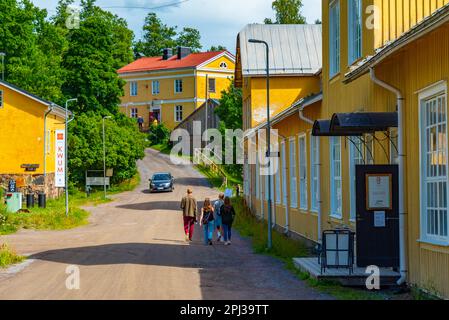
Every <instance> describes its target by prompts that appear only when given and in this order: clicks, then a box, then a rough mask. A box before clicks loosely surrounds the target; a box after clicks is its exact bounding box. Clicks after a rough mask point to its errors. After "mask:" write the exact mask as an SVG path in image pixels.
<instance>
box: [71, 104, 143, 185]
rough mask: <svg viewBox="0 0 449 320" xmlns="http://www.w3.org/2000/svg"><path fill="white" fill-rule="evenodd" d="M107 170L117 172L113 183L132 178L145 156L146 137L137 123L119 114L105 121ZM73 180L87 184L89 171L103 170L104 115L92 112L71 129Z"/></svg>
mask: <svg viewBox="0 0 449 320" xmlns="http://www.w3.org/2000/svg"><path fill="white" fill-rule="evenodd" d="M105 137H106V139H105V141H106V167H107V168H113V169H114V176H113V177H112V182H113V183H118V182H121V181H124V180H126V179H130V178H132V177H133V176H134V175H135V174H136V173H137V165H136V161H137V160H138V159H142V158H143V157H144V148H145V135H144V134H142V133H140V132H139V129H138V127H137V124H136V122H135V121H134V120H133V119H130V118H127V117H126V116H124V115H123V114H117V115H116V116H115V117H114V118H113V119H109V120H106V122H105ZM68 147H69V154H70V156H69V167H70V181H71V182H72V183H75V184H76V185H78V186H81V185H83V184H84V177H85V171H86V170H102V168H103V138H102V116H101V115H99V114H98V113H95V112H92V111H89V112H87V113H83V114H81V115H79V116H77V117H76V118H75V120H74V121H73V122H72V123H71V124H70V127H69V141H68Z"/></svg>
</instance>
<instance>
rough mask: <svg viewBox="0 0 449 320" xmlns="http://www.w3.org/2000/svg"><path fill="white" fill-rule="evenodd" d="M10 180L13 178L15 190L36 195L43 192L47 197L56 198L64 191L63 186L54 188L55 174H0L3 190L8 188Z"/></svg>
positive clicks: (0, 185) (0, 183)
mask: <svg viewBox="0 0 449 320" xmlns="http://www.w3.org/2000/svg"><path fill="white" fill-rule="evenodd" d="M10 180H15V181H16V184H17V191H18V192H21V193H23V194H24V195H25V194H29V193H34V194H35V195H36V196H37V195H38V194H39V193H41V192H44V193H45V194H46V195H47V199H54V198H58V197H59V196H60V195H62V194H63V193H64V189H63V188H55V186H54V185H55V174H54V173H50V174H47V177H44V175H43V174H36V175H31V174H0V187H1V188H2V189H3V190H8V183H9V181H10Z"/></svg>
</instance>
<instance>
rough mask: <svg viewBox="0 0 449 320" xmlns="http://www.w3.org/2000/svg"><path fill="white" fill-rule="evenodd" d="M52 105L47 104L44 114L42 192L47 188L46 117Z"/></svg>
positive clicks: (51, 109)
mask: <svg viewBox="0 0 449 320" xmlns="http://www.w3.org/2000/svg"><path fill="white" fill-rule="evenodd" d="M53 108H54V105H53V104H50V105H49V106H48V110H47V112H45V114H44V192H45V191H46V190H47V117H48V115H49V114H50V113H51V112H52V111H53Z"/></svg>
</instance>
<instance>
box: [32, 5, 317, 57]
mask: <svg viewBox="0 0 449 320" xmlns="http://www.w3.org/2000/svg"><path fill="white" fill-rule="evenodd" d="M32 1H33V2H34V4H35V5H37V6H38V7H41V8H46V9H47V10H48V11H49V14H50V15H52V14H54V13H55V12H56V11H55V8H56V6H57V3H58V0H32ZM77 2H79V1H77ZM180 2H181V3H180ZM174 3H177V4H176V5H172V6H168V7H163V8H158V9H153V10H151V9H152V8H155V7H158V6H159V7H160V6H164V5H167V4H174ZM271 3H272V0H224V1H220V0H97V5H99V6H100V7H102V8H104V9H107V10H109V11H111V12H113V13H115V14H117V15H118V16H120V17H122V18H125V19H126V20H127V22H128V26H129V28H130V29H132V30H133V31H134V34H135V37H136V38H137V39H138V38H141V37H142V31H141V30H142V26H143V23H144V20H145V16H146V15H147V13H148V12H151V11H154V12H156V13H157V14H158V16H159V17H160V18H161V19H162V21H163V22H164V23H165V24H167V25H170V26H178V30H182V28H183V27H193V28H196V29H198V30H200V33H201V43H202V44H203V49H204V50H207V49H209V48H210V47H211V46H212V45H215V46H217V45H223V46H225V47H226V48H228V50H229V51H231V52H232V53H234V52H235V45H236V37H237V34H238V33H239V31H240V30H241V29H243V27H244V26H245V25H246V24H248V23H262V22H263V20H264V19H265V18H267V17H269V18H274V13H273V10H272V9H271ZM303 5H304V6H303V8H302V13H303V15H304V16H305V17H306V18H307V22H308V23H314V22H315V20H316V19H320V20H321V1H320V0H303ZM118 7H120V8H118ZM123 7H126V8H123ZM142 8H145V9H142Z"/></svg>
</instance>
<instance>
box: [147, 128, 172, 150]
mask: <svg viewBox="0 0 449 320" xmlns="http://www.w3.org/2000/svg"><path fill="white" fill-rule="evenodd" d="M148 140H149V141H150V144H151V145H157V144H167V143H168V142H169V140H170V130H169V129H168V128H167V127H166V126H164V124H163V123H160V124H153V125H152V126H150V130H149V132H148Z"/></svg>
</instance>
